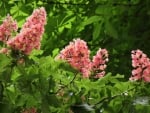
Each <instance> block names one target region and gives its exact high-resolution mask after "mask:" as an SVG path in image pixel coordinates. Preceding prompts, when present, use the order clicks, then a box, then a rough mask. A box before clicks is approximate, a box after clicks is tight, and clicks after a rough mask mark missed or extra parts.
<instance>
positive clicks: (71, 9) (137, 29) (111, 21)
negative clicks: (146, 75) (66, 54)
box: [0, 0, 150, 113]
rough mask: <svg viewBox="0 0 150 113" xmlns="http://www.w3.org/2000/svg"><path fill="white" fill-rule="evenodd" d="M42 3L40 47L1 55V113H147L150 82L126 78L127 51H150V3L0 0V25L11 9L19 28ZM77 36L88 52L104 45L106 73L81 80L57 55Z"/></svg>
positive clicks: (129, 0) (136, 0)
mask: <svg viewBox="0 0 150 113" xmlns="http://www.w3.org/2000/svg"><path fill="white" fill-rule="evenodd" d="M40 6H44V7H45V8H46V11H47V18H48V19H47V25H46V27H45V33H44V36H43V39H42V50H38V51H37V50H34V51H33V52H32V54H30V55H29V56H27V57H26V56H21V57H18V56H17V55H14V56H13V57H11V56H8V55H4V54H0V112H1V113H21V111H22V110H23V109H27V108H32V107H35V108H37V111H38V112H39V113H68V112H69V113H71V112H74V113H80V112H81V113H88V112H89V113H99V112H102V113H141V112H143V113H149V111H150V109H149V104H150V103H149V100H150V99H149V95H150V90H149V84H148V83H143V82H130V81H128V78H129V76H130V75H131V59H130V51H131V50H133V49H137V48H139V49H142V50H144V52H145V53H146V54H148V55H150V53H149V43H150V41H149V33H150V30H149V27H150V22H149V20H150V1H148V0H145V1H143V0H115V1H114V0H8V1H7V0H1V1H0V7H1V9H2V10H0V23H2V21H3V19H4V18H5V16H6V15H7V14H8V13H9V14H10V15H12V16H13V18H14V19H16V20H17V22H18V25H19V29H21V27H22V24H23V23H24V22H25V20H26V18H27V17H28V16H29V15H30V14H31V13H32V11H33V9H35V8H37V7H40ZM18 32H19V31H18ZM77 37H81V38H82V39H83V40H85V41H86V42H87V43H88V47H89V48H90V50H91V56H92V54H95V52H96V50H97V49H98V48H100V47H101V48H107V49H108V51H109V54H110V59H109V64H108V68H107V72H109V73H107V74H106V75H105V77H103V78H101V79H83V78H82V77H81V76H82V75H81V73H79V72H78V71H77V70H75V69H73V68H72V67H71V66H70V65H69V64H67V63H66V62H64V61H58V60H56V59H55V57H56V56H57V55H58V53H59V51H60V50H61V49H62V48H64V46H65V45H66V44H68V43H69V41H70V40H72V39H73V38H77ZM2 46H3V44H2V43H0V47H2ZM21 58H23V60H24V61H23V63H19V60H20V59H21ZM118 73H120V74H118ZM123 75H124V76H123ZM142 102H143V103H142Z"/></svg>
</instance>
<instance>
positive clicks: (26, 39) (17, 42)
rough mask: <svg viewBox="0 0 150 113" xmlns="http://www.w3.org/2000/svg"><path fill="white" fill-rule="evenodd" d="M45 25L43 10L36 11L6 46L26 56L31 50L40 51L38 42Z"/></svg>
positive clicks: (44, 12)
mask: <svg viewBox="0 0 150 113" xmlns="http://www.w3.org/2000/svg"><path fill="white" fill-rule="evenodd" d="M45 24H46V11H45V9H44V8H43V7H42V8H39V9H36V10H35V11H34V12H33V13H32V15H31V16H30V17H28V19H27V21H26V23H25V24H24V25H23V27H22V29H21V31H20V33H19V34H18V35H16V37H15V38H12V39H10V40H9V41H8V42H7V45H8V46H10V47H11V48H13V49H15V50H20V51H22V52H23V53H24V54H26V55H28V54H30V53H31V51H32V50H33V49H40V41H41V37H42V34H43V33H44V25H45Z"/></svg>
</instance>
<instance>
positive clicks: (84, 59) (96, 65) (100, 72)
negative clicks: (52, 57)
mask: <svg viewBox="0 0 150 113" xmlns="http://www.w3.org/2000/svg"><path fill="white" fill-rule="evenodd" d="M58 57H59V58H60V59H64V60H66V61H68V62H69V63H70V64H71V66H72V67H74V68H76V69H77V70H79V71H80V72H81V73H82V74H83V77H85V78H87V77H89V75H90V74H91V72H92V71H94V72H96V74H97V75H96V77H102V76H104V74H105V72H104V69H105V68H106V64H105V63H106V62H107V61H108V60H107V59H108V53H107V50H106V49H100V50H99V51H98V52H97V54H96V55H95V56H94V57H93V61H92V62H91V60H90V51H89V49H88V46H87V44H86V42H85V41H83V40H81V39H76V40H74V41H73V42H70V44H69V45H68V46H66V47H65V48H64V49H63V50H62V51H61V52H60V54H59V56H58Z"/></svg>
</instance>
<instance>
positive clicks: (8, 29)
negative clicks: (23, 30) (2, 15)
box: [0, 15, 18, 42]
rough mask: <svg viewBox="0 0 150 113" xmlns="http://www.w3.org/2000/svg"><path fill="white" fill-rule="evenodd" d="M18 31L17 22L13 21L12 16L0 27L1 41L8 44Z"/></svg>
mask: <svg viewBox="0 0 150 113" xmlns="http://www.w3.org/2000/svg"><path fill="white" fill-rule="evenodd" d="M17 29H18V26H17V22H16V21H14V20H13V18H12V17H11V16H9V15H8V16H7V17H6V19H5V20H4V21H3V23H2V25H0V41H3V42H6V41H7V40H9V39H10V38H11V36H12V33H13V32H16V31H17Z"/></svg>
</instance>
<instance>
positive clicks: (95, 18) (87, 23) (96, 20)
mask: <svg viewBox="0 0 150 113" xmlns="http://www.w3.org/2000/svg"><path fill="white" fill-rule="evenodd" d="M100 20H101V17H100V16H92V17H90V18H88V19H87V20H85V21H84V22H83V23H82V26H86V25H89V24H92V23H95V22H98V21H100Z"/></svg>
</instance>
